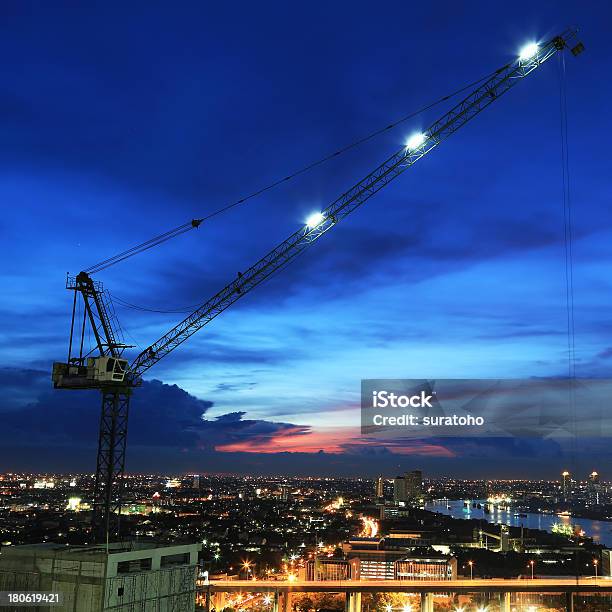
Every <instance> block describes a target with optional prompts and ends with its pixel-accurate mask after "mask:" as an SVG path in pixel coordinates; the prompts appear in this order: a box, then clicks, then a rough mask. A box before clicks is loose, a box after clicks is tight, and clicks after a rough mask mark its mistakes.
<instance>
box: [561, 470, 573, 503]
mask: <svg viewBox="0 0 612 612" xmlns="http://www.w3.org/2000/svg"><path fill="white" fill-rule="evenodd" d="M561 478H563V481H562V483H561V491H562V495H563V501H567V500H568V499H569V497H570V487H571V482H572V479H571V476H570V473H569V472H568V471H567V470H565V472H563V473H562V474H561Z"/></svg>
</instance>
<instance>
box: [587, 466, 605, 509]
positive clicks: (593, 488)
mask: <svg viewBox="0 0 612 612" xmlns="http://www.w3.org/2000/svg"><path fill="white" fill-rule="evenodd" d="M601 492H602V489H601V483H600V482H599V474H598V473H597V472H595V471H594V472H591V474H590V475H589V481H588V483H587V499H588V501H589V503H590V504H593V505H595V506H598V505H599V504H600V503H601V499H600V497H601Z"/></svg>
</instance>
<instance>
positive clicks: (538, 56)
mask: <svg viewBox="0 0 612 612" xmlns="http://www.w3.org/2000/svg"><path fill="white" fill-rule="evenodd" d="M574 35H575V31H573V30H568V31H567V32H565V33H563V34H562V35H561V36H557V37H555V38H553V39H552V40H550V41H549V42H547V43H545V44H542V45H535V48H534V49H533V50H532V52H530V53H529V55H528V56H523V55H521V56H520V57H519V58H518V59H517V60H516V61H515V62H513V63H512V64H508V65H506V66H504V67H503V68H501V69H499V70H497V71H496V72H495V74H494V75H493V76H492V77H490V78H489V79H487V80H486V81H485V82H484V83H482V84H481V85H480V86H478V87H477V88H476V89H475V90H474V91H472V92H471V93H470V94H469V95H468V96H467V97H466V98H464V99H463V100H461V101H460V102H459V103H458V104H456V105H455V106H454V107H453V108H451V110H450V111H448V112H447V113H446V114H445V115H443V116H442V117H441V118H440V119H438V120H437V121H435V122H434V123H433V124H432V125H430V126H429V128H428V129H427V130H425V131H424V132H423V133H421V134H420V135H418V136H419V137H418V138H414V137H413V138H411V139H410V141H409V144H408V145H407V146H406V147H402V148H401V149H400V150H399V151H397V152H396V153H394V154H393V155H391V157H389V158H388V159H387V160H385V161H384V162H383V163H382V164H380V165H379V166H378V167H377V168H376V169H375V170H374V171H372V172H371V173H370V174H368V175H367V176H366V177H365V178H363V179H362V180H361V181H359V182H358V183H357V184H356V185H354V186H353V187H351V188H350V189H349V190H348V191H346V192H345V193H343V194H342V195H341V196H340V197H339V198H337V199H336V200H335V201H334V202H332V203H331V204H330V205H329V206H328V207H327V208H326V209H325V210H323V211H321V213H319V214H318V215H316V218H315V219H313V220H310V221H309V222H308V223H307V224H306V225H305V226H302V227H300V228H299V229H298V230H297V231H296V232H294V234H293V235H291V236H290V237H289V238H288V239H287V240H285V241H284V242H282V243H281V244H279V245H278V246H277V247H276V248H274V249H272V251H270V252H269V253H268V254H267V255H265V256H264V257H262V258H261V259H260V260H259V261H258V262H257V263H256V264H254V265H253V266H251V267H250V268H249V269H248V270H246V271H245V272H244V273H238V275H237V277H236V278H234V280H232V281H231V282H230V283H228V284H227V285H226V286H225V287H224V288H223V289H221V291H219V292H218V293H217V294H216V295H214V296H213V297H212V298H211V299H209V300H208V301H207V302H205V303H204V304H202V306H200V307H199V308H198V309H196V310H195V311H194V312H192V313H191V314H190V315H189V316H187V317H186V318H185V319H183V321H181V322H180V323H178V324H177V325H176V326H175V327H173V328H172V329H171V330H170V331H169V332H167V333H166V334H164V335H163V336H162V337H161V338H159V339H158V340H157V341H156V342H154V343H153V344H151V345H150V346H149V347H147V348H146V349H145V350H144V351H142V352H141V353H140V354H139V355H138V356H137V357H136V358H135V359H134V361H133V362H132V364H131V366H130V377H131V379H132V381H133V384H137V382H138V380H139V379H140V378H141V376H142V374H143V373H144V372H145V371H146V370H148V369H149V368H150V367H151V366H153V365H154V364H155V363H157V362H158V361H159V360H160V359H162V358H163V357H164V356H166V355H168V354H169V353H170V352H171V351H173V350H174V349H175V348H176V347H178V346H179V345H180V344H182V343H183V342H185V340H187V339H188V338H189V337H191V336H192V335H193V334H195V333H196V332H197V331H199V330H200V329H201V328H202V327H204V326H205V325H206V324H208V323H209V322H210V321H212V320H213V319H214V318H215V317H217V316H218V315H219V314H220V313H221V312H223V311H224V310H225V309H226V308H228V307H229V306H231V305H232V304H233V303H234V302H236V301H237V300H239V299H240V298H241V297H242V296H244V295H245V294H246V293H248V292H249V291H251V289H254V288H255V287H256V286H257V285H259V284H260V283H262V282H263V281H264V280H266V279H267V278H269V277H270V276H271V275H272V274H274V273H275V272H276V271H277V270H279V269H280V268H282V267H284V266H285V265H286V264H288V263H289V262H290V261H292V260H293V259H294V258H295V257H296V256H297V255H299V254H300V253H302V252H303V251H304V250H305V249H307V248H308V247H309V246H311V245H312V244H313V243H314V242H315V241H316V240H318V239H319V238H320V237H321V236H322V235H323V234H325V233H326V232H327V231H328V230H330V229H331V228H333V227H334V226H335V225H337V224H338V223H339V222H340V221H342V219H344V218H345V217H347V216H348V215H350V214H351V213H352V212H353V211H354V210H356V209H357V208H358V207H359V206H361V205H362V204H363V203H364V202H366V201H367V200H368V199H369V198H370V197H372V196H373V195H374V194H375V193H377V192H378V191H380V190H381V189H382V188H383V187H385V186H386V185H388V184H389V183H390V182H391V181H392V180H393V179H395V178H396V177H398V176H399V175H400V174H402V173H403V172H405V171H406V170H407V169H408V168H410V167H411V166H413V165H414V164H415V163H416V162H417V161H418V160H420V159H421V158H423V157H425V155H427V154H428V153H430V152H431V151H432V150H434V149H435V148H436V147H437V146H438V145H439V144H441V143H442V142H443V141H444V140H446V138H448V137H449V136H451V135H452V134H454V133H455V132H456V131H457V130H459V129H460V128H461V127H462V126H464V125H465V124H466V123H468V122H469V121H470V120H471V119H473V118H474V117H476V116H477V115H478V114H479V113H480V112H481V111H483V110H484V109H485V108H487V107H488V106H489V105H491V104H492V103H493V102H494V101H495V100H497V99H499V97H500V96H502V95H503V94H504V93H506V92H507V91H509V90H510V89H511V88H512V87H514V85H516V84H517V83H519V82H520V81H521V80H522V79H523V78H525V77H526V76H528V75H529V74H531V73H532V72H533V71H534V70H536V69H537V68H539V67H540V66H541V65H542V64H544V63H545V62H546V61H547V60H548V59H549V58H551V57H552V56H553V55H555V53H557V52H558V51H562V50H563V49H564V48H565V47H566V43H567V40H569V39H570V38H571V37H573V36H574Z"/></svg>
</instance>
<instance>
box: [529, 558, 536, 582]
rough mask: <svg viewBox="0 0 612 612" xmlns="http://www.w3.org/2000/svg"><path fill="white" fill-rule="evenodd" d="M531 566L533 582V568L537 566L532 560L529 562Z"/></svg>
mask: <svg viewBox="0 0 612 612" xmlns="http://www.w3.org/2000/svg"><path fill="white" fill-rule="evenodd" d="M529 565H530V566H531V579H532V580H533V568H534V566H535V561H534V560H533V559H532V560H531V561H530V562H529Z"/></svg>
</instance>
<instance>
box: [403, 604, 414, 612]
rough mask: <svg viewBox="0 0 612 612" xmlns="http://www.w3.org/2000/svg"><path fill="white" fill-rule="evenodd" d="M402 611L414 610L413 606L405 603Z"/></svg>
mask: <svg viewBox="0 0 612 612" xmlns="http://www.w3.org/2000/svg"><path fill="white" fill-rule="evenodd" d="M402 612H412V606H411V605H410V604H405V605H404V607H403V608H402Z"/></svg>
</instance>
